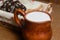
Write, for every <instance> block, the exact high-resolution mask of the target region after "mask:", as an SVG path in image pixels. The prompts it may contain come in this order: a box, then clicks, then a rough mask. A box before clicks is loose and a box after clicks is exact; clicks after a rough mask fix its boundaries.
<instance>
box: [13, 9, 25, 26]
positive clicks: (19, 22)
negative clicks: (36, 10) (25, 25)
mask: <svg viewBox="0 0 60 40" xmlns="http://www.w3.org/2000/svg"><path fill="white" fill-rule="evenodd" d="M18 14H21V15H22V16H23V17H24V16H25V12H24V11H22V10H21V9H16V10H15V11H14V20H15V22H16V23H17V24H18V26H20V27H22V24H21V23H22V22H21V19H19V18H18Z"/></svg>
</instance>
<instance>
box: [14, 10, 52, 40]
mask: <svg viewBox="0 0 60 40" xmlns="http://www.w3.org/2000/svg"><path fill="white" fill-rule="evenodd" d="M18 14H21V15H22V16H23V17H24V19H23V20H24V26H22V24H23V23H22V21H21V19H19V18H18ZM14 19H15V22H16V23H17V24H18V25H19V26H20V28H21V29H22V34H23V35H22V36H23V38H24V39H25V40H50V39H51V36H52V29H51V16H50V15H49V14H48V13H46V12H41V11H32V12H28V13H25V12H24V11H22V10H21V9H16V11H15V12H14Z"/></svg>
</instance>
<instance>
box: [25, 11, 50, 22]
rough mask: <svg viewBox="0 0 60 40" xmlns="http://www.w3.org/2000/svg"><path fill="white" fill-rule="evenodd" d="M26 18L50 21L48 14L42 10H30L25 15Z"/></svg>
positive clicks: (36, 20)
mask: <svg viewBox="0 0 60 40" xmlns="http://www.w3.org/2000/svg"><path fill="white" fill-rule="evenodd" d="M26 19H27V20H29V21H33V22H45V21H51V19H50V16H49V15H48V14H46V13H44V12H31V13H28V14H27V15H26Z"/></svg>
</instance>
